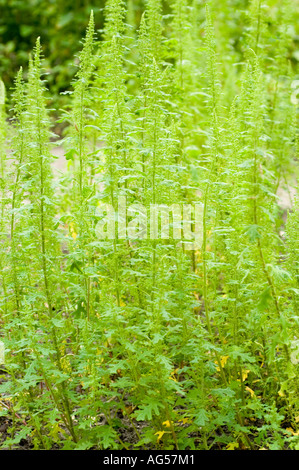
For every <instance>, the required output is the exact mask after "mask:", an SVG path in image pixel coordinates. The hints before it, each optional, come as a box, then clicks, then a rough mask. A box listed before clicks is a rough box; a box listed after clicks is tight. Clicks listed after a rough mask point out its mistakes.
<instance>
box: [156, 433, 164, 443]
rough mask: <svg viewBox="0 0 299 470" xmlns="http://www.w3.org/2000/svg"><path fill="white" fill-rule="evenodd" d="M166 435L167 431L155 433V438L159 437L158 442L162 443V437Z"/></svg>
mask: <svg viewBox="0 0 299 470" xmlns="http://www.w3.org/2000/svg"><path fill="white" fill-rule="evenodd" d="M164 434H165V431H158V432H155V436H158V437H157V442H159V441H160V439H162V437H163V436H164Z"/></svg>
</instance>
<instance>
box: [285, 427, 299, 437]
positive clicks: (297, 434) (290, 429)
mask: <svg viewBox="0 0 299 470" xmlns="http://www.w3.org/2000/svg"><path fill="white" fill-rule="evenodd" d="M286 430H287V431H289V432H290V433H291V434H293V436H299V431H298V432H295V431H294V429H292V428H287V429H286Z"/></svg>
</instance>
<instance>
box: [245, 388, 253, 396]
mask: <svg viewBox="0 0 299 470" xmlns="http://www.w3.org/2000/svg"><path fill="white" fill-rule="evenodd" d="M245 389H246V390H247V392H249V393H250V395H251V398H252V397H254V391H253V390H252V389H251V388H249V387H245Z"/></svg>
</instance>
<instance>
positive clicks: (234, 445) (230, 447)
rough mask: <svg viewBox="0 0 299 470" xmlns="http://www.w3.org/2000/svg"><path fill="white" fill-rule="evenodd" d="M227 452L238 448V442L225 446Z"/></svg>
mask: <svg viewBox="0 0 299 470" xmlns="http://www.w3.org/2000/svg"><path fill="white" fill-rule="evenodd" d="M226 448H227V450H235V449H238V448H239V443H238V442H230V443H229V444H227V446H226Z"/></svg>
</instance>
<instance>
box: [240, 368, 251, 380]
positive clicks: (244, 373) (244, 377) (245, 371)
mask: <svg viewBox="0 0 299 470" xmlns="http://www.w3.org/2000/svg"><path fill="white" fill-rule="evenodd" d="M249 372H250V370H248V369H245V370H244V369H243V370H242V382H244V380H246V379H247V377H248V374H249Z"/></svg>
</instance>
